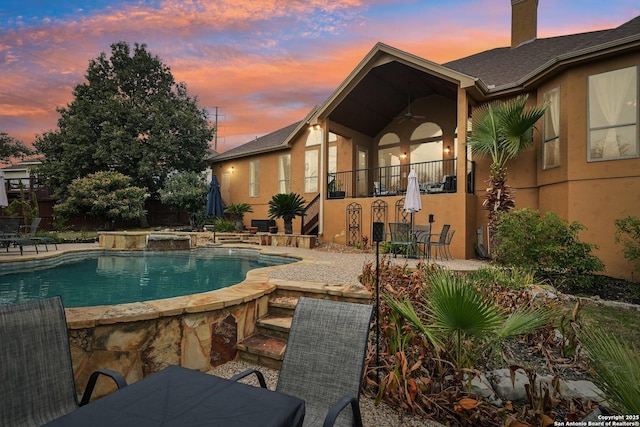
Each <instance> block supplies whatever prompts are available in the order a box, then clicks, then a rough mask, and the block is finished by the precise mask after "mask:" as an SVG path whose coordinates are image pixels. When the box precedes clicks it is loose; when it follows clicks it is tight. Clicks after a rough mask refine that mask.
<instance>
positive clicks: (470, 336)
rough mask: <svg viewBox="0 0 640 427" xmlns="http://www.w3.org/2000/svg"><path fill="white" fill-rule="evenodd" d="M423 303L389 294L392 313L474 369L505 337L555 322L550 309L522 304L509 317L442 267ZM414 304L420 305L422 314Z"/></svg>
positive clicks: (458, 363)
mask: <svg viewBox="0 0 640 427" xmlns="http://www.w3.org/2000/svg"><path fill="white" fill-rule="evenodd" d="M428 282H429V285H428V288H426V289H425V290H424V291H423V295H422V301H420V302H415V301H413V302H412V301H411V300H409V299H394V298H392V297H388V296H384V297H383V298H384V300H385V302H386V303H387V304H388V305H389V307H390V309H391V310H392V311H393V312H395V313H397V314H399V315H401V316H402V317H403V318H404V319H405V320H407V321H408V322H410V323H411V324H413V326H414V327H415V328H417V329H418V330H419V331H420V332H421V333H423V334H424V335H425V337H426V338H427V339H428V341H429V342H430V343H431V345H433V346H434V348H436V349H439V350H442V351H444V353H445V354H447V355H448V359H449V360H450V361H451V362H452V363H453V364H454V365H455V367H456V368H457V369H463V368H472V367H473V366H474V365H475V363H476V362H477V360H478V359H479V358H480V357H482V355H483V354H485V353H486V352H487V351H489V350H491V349H493V348H497V347H498V345H499V344H500V343H501V342H503V341H504V340H505V339H507V338H509V337H512V336H517V335H522V334H526V333H528V332H531V331H534V330H536V329H538V328H540V327H542V326H544V325H546V324H547V323H548V322H549V319H550V318H551V312H550V311H549V310H548V309H546V308H544V307H534V306H531V305H525V306H522V307H520V308H518V309H516V310H515V311H513V312H512V313H511V314H507V313H505V312H504V311H503V310H502V309H501V307H500V306H499V305H498V304H497V303H495V302H493V301H492V300H491V299H490V298H488V297H487V296H485V295H483V294H482V293H481V292H479V291H478V290H477V289H476V288H475V286H474V285H473V283H471V282H469V281H468V280H467V279H466V278H465V277H464V276H460V275H458V274H455V273H453V272H450V271H447V270H444V269H439V270H432V271H431V272H430V273H429V275H428ZM414 304H416V305H419V306H420V312H421V314H422V315H419V314H418V313H417V312H416V310H415V308H414Z"/></svg>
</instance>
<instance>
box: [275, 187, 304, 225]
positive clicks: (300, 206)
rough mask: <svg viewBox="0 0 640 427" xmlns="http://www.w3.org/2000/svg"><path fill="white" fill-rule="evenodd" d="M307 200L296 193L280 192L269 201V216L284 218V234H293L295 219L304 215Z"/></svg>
mask: <svg viewBox="0 0 640 427" xmlns="http://www.w3.org/2000/svg"><path fill="white" fill-rule="evenodd" d="M304 210H305V201H304V199H303V198H302V196H300V195H299V194H296V193H289V194H285V193H280V194H276V195H274V196H273V197H272V198H271V200H270V201H269V218H270V219H274V218H282V219H283V220H284V234H293V219H294V218H295V217H297V216H304V214H305V211H304Z"/></svg>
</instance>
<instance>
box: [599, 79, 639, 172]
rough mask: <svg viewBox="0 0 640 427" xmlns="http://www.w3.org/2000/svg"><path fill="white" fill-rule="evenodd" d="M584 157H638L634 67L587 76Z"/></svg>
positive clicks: (636, 87) (636, 99) (607, 158)
mask: <svg viewBox="0 0 640 427" xmlns="http://www.w3.org/2000/svg"><path fill="white" fill-rule="evenodd" d="M588 105H589V147H588V151H587V160H588V161H600V160H611V159H621V158H630V157H638V153H639V152H640V150H639V148H638V67H629V68H623V69H621V70H615V71H609V72H606V73H601V74H595V75H593V76H589V104H588Z"/></svg>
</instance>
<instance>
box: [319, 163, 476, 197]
mask: <svg viewBox="0 0 640 427" xmlns="http://www.w3.org/2000/svg"><path fill="white" fill-rule="evenodd" d="M456 163H457V162H456V159H447V160H436V161H431V162H422V163H409V164H405V165H395V166H383V167H377V168H369V169H357V170H351V171H343V172H334V173H329V174H328V175H327V198H328V199H335V198H358V197H385V196H397V195H402V194H405V193H406V191H407V182H408V180H407V177H408V176H409V172H410V171H411V169H415V171H416V174H417V175H418V183H419V185H420V192H421V193H422V194H439V193H456V192H458V191H459V190H460V189H461V188H460V186H459V185H458V183H457V167H456ZM467 163H468V164H467V179H466V183H465V184H466V185H465V187H464V191H466V192H467V193H469V194H473V193H474V188H473V183H474V171H475V164H474V162H472V161H468V162H467Z"/></svg>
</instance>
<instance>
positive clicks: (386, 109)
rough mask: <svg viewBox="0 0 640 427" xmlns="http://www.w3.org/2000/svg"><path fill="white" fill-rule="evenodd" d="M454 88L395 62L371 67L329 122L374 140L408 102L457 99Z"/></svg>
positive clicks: (450, 83) (432, 76) (447, 82)
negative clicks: (427, 97) (425, 98)
mask: <svg viewBox="0 0 640 427" xmlns="http://www.w3.org/2000/svg"><path fill="white" fill-rule="evenodd" d="M457 90H458V89H457V85H456V84H454V83H452V82H449V81H447V80H444V79H442V78H440V77H438V76H435V75H433V74H429V73H426V72H424V71H421V70H418V69H416V68H413V67H410V66H407V65H404V64H402V63H400V62H397V61H391V62H389V63H387V64H384V65H380V66H377V67H374V68H372V69H371V70H369V72H368V73H367V74H366V76H365V77H364V78H363V79H362V80H361V81H360V82H358V83H357V85H356V86H355V87H354V88H353V89H351V91H349V93H348V95H347V96H346V97H345V98H344V99H343V100H342V101H341V102H340V103H339V105H337V106H336V108H335V109H334V110H333V111H332V112H331V113H330V114H329V119H330V120H332V121H334V122H336V123H339V124H341V125H343V126H346V127H348V128H351V129H354V130H357V131H358V132H361V133H363V134H365V135H368V136H370V137H374V136H375V135H377V134H378V133H380V131H381V130H382V129H383V128H384V127H385V126H387V125H388V124H389V123H390V122H391V121H392V120H395V119H396V118H398V117H399V116H400V114H401V113H402V112H403V111H404V110H405V109H406V108H407V102H408V100H409V96H410V97H411V102H413V101H414V100H416V99H418V98H423V97H426V96H430V95H436V94H437V95H441V96H444V97H446V98H450V99H456V97H457Z"/></svg>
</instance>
